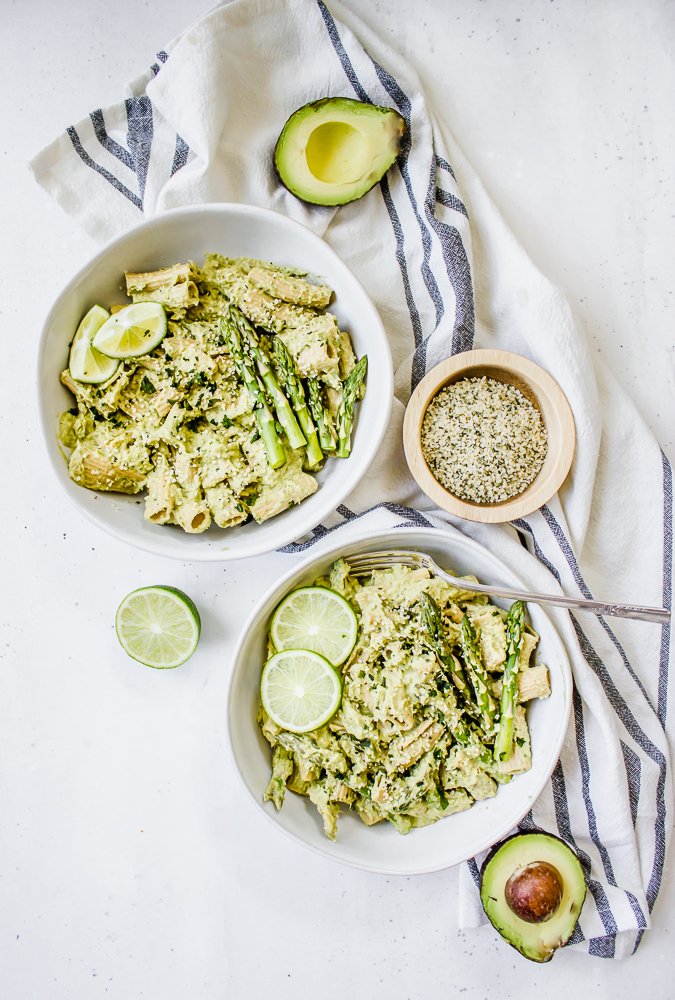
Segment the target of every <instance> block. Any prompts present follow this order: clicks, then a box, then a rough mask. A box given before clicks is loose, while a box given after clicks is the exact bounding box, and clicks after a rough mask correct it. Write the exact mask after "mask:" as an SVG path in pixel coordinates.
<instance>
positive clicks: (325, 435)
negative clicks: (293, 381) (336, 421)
mask: <svg viewBox="0 0 675 1000" xmlns="http://www.w3.org/2000/svg"><path fill="white" fill-rule="evenodd" d="M307 395H308V397H309V408H310V410H311V411H312V416H313V417H314V420H315V421H316V426H317V427H318V429H319V443H320V445H321V447H322V448H323V450H324V451H335V445H336V438H335V428H334V427H333V421H332V420H331V416H330V413H329V412H328V410H327V409H326V407H325V406H324V405H323V400H322V399H321V386H320V384H319V380H318V379H316V378H308V379H307Z"/></svg>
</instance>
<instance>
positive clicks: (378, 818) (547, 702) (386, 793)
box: [228, 528, 572, 875]
mask: <svg viewBox="0 0 675 1000" xmlns="http://www.w3.org/2000/svg"><path fill="white" fill-rule="evenodd" d="M317 547H318V546H317ZM387 548H396V549H412V550H418V551H423V552H427V553H429V554H430V555H431V556H432V558H434V559H435V560H436V561H437V562H438V563H439V564H440V565H442V566H446V567H448V568H449V569H450V568H452V570H453V571H454V572H456V573H458V574H460V575H462V576H468V577H471V576H473V577H478V579H479V580H481V582H490V583H495V584H496V585H501V586H511V587H514V586H522V583H521V581H520V580H518V578H517V577H516V576H515V575H514V574H513V572H512V571H511V570H510V569H509V568H508V567H507V566H506V565H505V564H503V563H502V562H501V561H500V560H499V559H497V558H496V557H495V556H493V555H492V554H491V553H490V552H489V551H488V550H487V549H485V548H483V547H482V546H481V545H479V544H478V543H477V542H474V541H473V540H472V539H469V538H467V537H466V536H464V535H462V534H461V533H460V532H456V531H442V530H437V529H432V528H397V529H395V530H389V529H385V530H383V531H376V532H370V533H369V534H368V535H362V536H358V537H356V538H354V537H353V536H352V537H350V540H349V542H346V543H345V542H341V543H337V544H335V543H334V544H333V545H331V546H326V545H325V544H322V545H321V549H320V552H318V553H316V554H314V555H312V556H311V557H310V558H309V559H307V560H305V562H304V563H303V564H301V565H300V566H298V567H296V568H295V569H294V570H293V571H292V572H290V573H288V574H287V575H286V576H285V577H284V578H283V579H282V580H281V581H279V582H278V583H276V584H275V585H274V586H273V587H272V588H271V589H270V590H269V591H268V593H267V594H265V595H264V597H263V598H262V599H261V600H260V602H259V604H258V606H257V607H256V608H255V610H254V611H253V613H252V615H251V617H250V619H249V621H248V622H247V623H246V625H245V626H244V629H243V631H242V636H241V639H240V642H239V645H238V648H237V651H236V653H235V660H234V668H233V672H232V677H231V682H230V690H229V727H228V733H229V739H230V747H231V751H232V756H233V759H234V763H235V766H236V768H237V770H238V772H239V774H240V776H241V778H242V780H243V784H244V786H245V788H246V790H247V792H248V794H249V798H250V799H251V800H252V801H253V802H254V803H255V805H256V807H257V808H258V809H260V810H261V811H262V813H263V814H264V816H265V817H266V818H267V820H268V821H270V822H271V823H272V824H273V825H274V827H275V828H276V829H279V830H281V831H282V832H284V833H286V834H287V835H289V836H290V837H292V838H293V839H294V840H296V841H298V842H300V843H301V844H303V845H304V846H306V847H309V848H310V849H312V850H314V851H316V852H318V853H320V854H322V855H324V856H326V857H329V858H331V859H333V860H335V861H340V862H342V863H344V864H349V865H353V866H355V867H358V868H364V869H367V870H369V871H375V872H381V873H384V874H401V875H412V874H421V873H423V872H430V871H436V870H439V869H442V868H447V867H450V866H451V865H455V864H458V863H459V862H461V861H464V860H466V859H467V858H470V857H472V856H473V855H475V854H477V853H479V852H480V851H482V850H485V849H486V848H487V847H489V846H491V845H492V844H494V843H496V842H497V841H498V840H500V839H501V838H502V837H503V836H505V835H506V834H507V833H508V832H509V831H510V830H511V829H512V827H513V826H515V825H516V824H517V823H518V822H519V820H520V819H521V818H522V817H523V816H524V815H525V813H526V812H527V811H528V810H529V809H530V808H531V807H532V805H533V803H534V801H535V799H536V798H537V796H538V795H539V793H540V792H541V791H542V789H543V787H544V785H545V783H546V781H547V780H548V778H549V776H550V774H551V772H552V771H553V768H554V767H555V764H556V761H557V759H558V755H559V753H560V749H561V747H562V743H563V739H564V737H565V732H566V729H567V724H568V721H569V715H570V708H571V692H572V686H571V673H570V667H569V661H568V658H567V654H566V651H565V648H564V646H563V644H562V642H561V640H560V639H559V637H558V635H557V633H556V631H555V628H554V627H553V625H552V623H551V620H550V619H549V617H548V615H547V614H545V612H543V611H542V609H541V608H539V607H537V606H536V605H529V606H528V609H527V610H528V616H529V621H530V624H531V631H530V630H529V629H528V633H527V634H528V636H529V639H528V642H527V644H526V645H527V648H526V646H525V644H524V645H523V662H522V673H521V675H520V676H521V677H522V679H523V681H524V680H525V679H526V680H527V688H528V690H527V691H526V690H525V689H524V688H520V690H519V692H518V695H517V699H518V707H517V709H516V714H515V719H514V734H513V736H514V746H513V753H512V755H511V756H510V757H509V758H508V761H507V762H506V763H505V764H504V765H500V764H499V763H498V762H497V761H494V753H493V751H492V745H491V744H490V742H489V740H490V734H489V732H488V730H489V728H490V727H489V726H486V725H485V724H482V726H481V728H482V729H483V737H482V738H480V737H479V739H480V742H482V743H483V746H484V747H485V748H486V749H488V750H489V751H490V756H491V757H492V758H493V761H494V763H491V764H490V765H489V767H487V768H486V767H484V766H483V765H482V762H481V761H480V757H481V756H482V753H483V750H482V748H481V747H480V746H479V742H478V739H477V738H476V737H477V735H478V733H477V727H476V725H475V711H474V710H475V709H476V708H477V706H476V705H474V706H470V705H469V704H468V703H467V705H466V709H465V710H464V711H460V712H459V713H458V709H461V708H462V702H461V699H458V700H457V701H456V702H455V701H454V700H453V699H452V698H449V693H450V691H451V685H452V684H454V682H453V681H452V678H450V680H448V677H447V676H442V677H438V676H437V675H438V674H439V668H438V666H437V662H436V661H437V660H438V657H437V656H435V655H434V654H433V649H432V648H431V647H430V644H429V640H428V639H427V638H425V637H424V636H423V635H422V634H421V633H419V634H418V636H417V638H415V637H414V636H412V634H411V633H409V630H408V627H407V625H406V627H405V630H406V633H407V635H408V638H407V639H406V641H405V642H403V643H402V646H405V645H406V643H407V642H408V641H410V639H411V638H412V645H413V648H412V649H411V650H409V651H406V650H405V649H403V650H402V651H401V655H400V662H399V661H398V660H397V662H396V663H393V662H392V663H391V669H390V668H389V667H388V666H387V667H386V669H382V666H381V662H380V653H381V650H378V652H377V655H375V653H374V647H375V646H377V635H376V634H375V635H373V634H371V633H374V632H376V633H377V634H379V633H382V634H384V632H383V631H382V628H380V629H375V628H373V623H374V622H375V618H373V608H374V607H375V606H377V608H378V612H377V616H376V617H378V620H379V618H380V617H381V616H382V615H384V619H383V620H385V619H386V620H387V625H386V627H387V628H391V622H393V621H394V619H397V618H398V617H399V616H400V615H402V617H401V623H400V624H402V623H403V621H404V619H406V617H407V609H408V604H409V601H408V598H410V602H412V603H410V609H411V610H412V612H413V614H412V616H411V618H410V623H411V624H412V626H413V630H414V629H415V628H416V627H417V626H416V625H415V621H416V620H417V621H418V622H420V621H421V619H420V618H419V617H418V614H417V611H415V609H414V607H413V605H415V604H417V603H418V602H419V598H420V596H421V594H422V592H424V591H430V593H431V595H432V596H433V598H434V600H435V601H436V603H437V604H439V606H440V607H441V609H442V610H443V612H444V614H445V615H446V626H447V628H446V631H453V624H452V614H453V613H454V609H452V608H451V606H450V605H452V604H454V605H456V606H458V607H459V610H460V611H461V612H462V616H464V615H467V617H468V618H469V619H470V620H471V621H472V622H473V626H474V628H475V630H476V631H477V632H478V631H480V629H481V624H482V625H483V630H482V641H483V643H484V647H483V655H484V656H485V657H487V658H488V660H489V656H490V652H489V647H491V645H492V642H493V640H494V636H493V635H492V633H493V631H494V632H495V634H496V633H499V635H500V638H499V639H498V642H497V645H498V646H499V647H500V649H501V646H502V638H503V637H501V625H500V622H499V620H498V619H497V616H496V614H495V612H494V611H491V610H490V608H491V607H493V606H494V607H496V608H499V607H502V602H501V601H497V600H496V601H494V602H493V603H492V605H490V604H487V603H481V602H476V601H473V600H471V598H470V596H469V594H468V593H467V594H454V595H449V594H447V593H445V592H444V591H443V589H442V588H439V587H438V585H437V584H436V583H435V582H433V581H429V580H425V579H422V578H419V579H418V578H415V579H413V580H410V581H408V582H406V581H403V580H402V579H399V578H398V577H397V578H396V579H395V588H394V589H395V591H396V594H393V592H392V593H391V594H389V596H387V593H386V584H385V580H384V579H382V580H378V581H375V587H374V588H373V587H372V586H371V585H370V584H367V585H366V586H364V587H361V586H360V585H359V589H358V590H357V591H354V593H353V595H352V596H353V597H354V598H357V601H356V604H357V605H358V607H359V609H361V610H360V617H361V621H362V622H363V621H364V620H365V619H364V615H367V616H369V617H368V628H367V630H366V631H364V632H363V634H362V636H361V638H360V639H358V640H357V644H356V646H355V647H354V651H353V656H352V658H351V660H348V661H346V664H345V667H344V669H343V685H344V686H343V697H342V707H341V710H340V711H338V713H337V714H336V715H335V716H334V717H333V725H332V729H331V726H330V724H329V726H328V727H327V728H324V729H322V730H318V731H317V733H316V734H308V735H307V736H304V737H301V738H299V739H296V738H293V736H292V734H284V732H283V730H281V729H280V727H279V726H275V725H270V723H269V720H268V719H267V717H266V715H267V713H265V712H261V689H260V680H261V673H260V667H258V669H255V666H254V665H256V664H257V665H262V664H263V663H264V662H265V661H266V659H267V657H268V656H269V652H270V649H269V646H268V631H269V627H270V625H271V623H272V621H273V615H274V611H275V609H276V608H277V607H278V606H279V603H280V601H282V600H283V599H284V598H286V597H287V595H288V594H289V593H291V592H292V591H293V590H294V589H296V588H302V587H307V586H312V585H313V584H315V583H316V581H317V580H322V579H323V581H324V583H325V581H326V580H328V581H330V574H331V571H332V573H333V586H344V584H343V583H341V579H340V574H341V564H340V562H339V560H341V559H347V558H348V557H349V556H350V555H356V554H362V553H366V552H369V551H376V550H382V549H387ZM336 574H338V578H337V579H336ZM371 583H372V581H371ZM383 586H384V587H385V589H384V590H383ZM402 587H403V588H404V589H405V591H406V594H407V596H405V598H404V600H403V603H401V600H400V597H399V596H398V595H400V593H402V589H401V588H402ZM352 588H353V583H351V584H350V583H349V581H346V590H345V593H346V594H348V595H349V594H350V593H351V589H352ZM392 597H393V598H395V599H394V601H393V605H392V604H391V598H392ZM448 598H450V604H448V603H447V599H448ZM389 605H391V606H389ZM404 605H405V607H404ZM403 611H405V612H406V614H402V612H403ZM456 617H458V618H459V614H457V615H456ZM499 617H500V618H501V615H500V616H499ZM493 619H494V621H493ZM458 624H460V623H459V622H455V623H454V625H455V627H456V626H457V625H458ZM398 628H399V625H396V629H397V630H398ZM420 628H421V625H420ZM535 633H536V635H535ZM537 636H538V638H539V641H538V644H537V645H536V654H535V656H532V652H533V650H534V649H535V640H536V637H537ZM397 642H398V640H397ZM416 644H419V646H420V648H419V649H417V650H416V648H415V647H416ZM388 645H389V647H390V651H391V648H392V647H391V643H389V644H388ZM395 645H396V643H395ZM385 659H386V658H385ZM375 660H378V666H377V667H373V663H374V662H375ZM526 661H527V662H526ZM544 664H545V668H546V669H542V666H543V665H544ZM493 665H494V664H493ZM385 666H386V664H385ZM341 669H342V668H341ZM362 671H363V673H364V677H363V678H362V677H361V672H362ZM369 674H370V675H372V679H371V678H370V677H369ZM385 675H387V676H386V684H385V683H384V681H385ZM498 679H499V677H498V673H495V674H493V680H495V681H498ZM432 681H433V683H431V682H432ZM549 681H550V684H549ZM390 682H391V685H393V686H391V687H390ZM446 684H447V687H446ZM364 685H366V687H367V690H366V687H364ZM549 687H550V694H549V693H548V692H549ZM404 689H405V697H404V698H403V700H401V698H400V697H399V696H400V694H401V692H402V691H403V690H404ZM422 689H424V690H422ZM413 695H414V697H413ZM547 695H548V696H547ZM542 696H543V697H542ZM472 700H473V699H472ZM393 709H395V711H393ZM401 709H403V710H404V711H408V710H409V713H408V714H409V718H408V719H407V720H404V724H402V723H401V718H400V710H401ZM525 709H526V711H525ZM439 710H440V712H442V713H443V721H440V715H439ZM432 715H433V718H432ZM348 716H349V717H348ZM394 716H395V717H396V718H395V719H394ZM392 719H393V720H394V722H395V731H394V729H391V730H389V729H388V727H389V722H390V721H391V720H392ZM439 722H440V724H439ZM525 722H526V728H525ZM359 726H360V727H361V729H362V731H359V735H358V738H356V737H354V733H355V732H357V727H359ZM404 728H405V732H404V731H403V729H404ZM399 729H400V732H399ZM465 731H466V732H465ZM345 734H346V735H345ZM464 735H466V736H467V737H468V739H467V740H466V744H467V745H466V746H462V740H463V737H464ZM486 739H487V745H486ZM357 743H358V745H357ZM334 744H335V745H334ZM337 744H339V746H338V745H337ZM277 747H280V748H281V751H282V752H280V751H277V752H276V759H275V758H274V753H275V750H276V748H277ZM435 751H437V753H436V754H435V753H434V752H435ZM331 754H332V755H333V757H332V758H331V759H332V761H333V763H330V762H329V766H326V763H327V761H329V758H330V755H331ZM338 757H339V759H338ZM343 757H344V760H343V759H342V758H343ZM371 757H372V758H374V759H372V760H371V759H370V758H371ZM425 762H426V763H425ZM333 765H334V766H333ZM427 765H428V766H427ZM479 765H480V766H479ZM417 768H420V769H424V768H426V770H425V773H424V774H421V773H417V770H416V769H417ZM362 778H365V779H366V781H365V782H364V781H362ZM418 781H421V782H422V784H421V785H418V784H417V783H418ZM282 786H283V787H282ZM366 786H368V787H367V788H366ZM338 810H339V830H337V831H336V828H335V824H336V821H337V819H338ZM437 820H438V821H437ZM401 833H405V834H406V836H401ZM327 834H328V836H327ZM333 837H334V839H333Z"/></svg>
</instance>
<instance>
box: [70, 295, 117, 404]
mask: <svg viewBox="0 0 675 1000" xmlns="http://www.w3.org/2000/svg"><path fill="white" fill-rule="evenodd" d="M109 319H110V313H109V312H108V311H107V310H106V309H104V308H103V306H92V307H91V309H90V310H89V312H88V313H87V314H86V316H85V317H84V318H83V320H82V322H81V323H80V325H79V326H78V328H77V330H76V332H75V336H74V337H73V342H72V344H71V345H70V357H69V359H68V368H69V370H70V374H71V375H72V376H73V378H74V379H75V381H76V382H88V383H89V384H91V385H96V384H98V383H99V382H107V381H108V379H109V378H112V377H113V375H114V374H115V372H116V371H117V369H118V367H119V361H116V360H115V359H114V358H107V357H106V356H105V355H104V354H101V353H100V351H97V350H95V349H94V348H93V347H92V346H91V342H92V340H93V339H94V336H95V334H96V333H97V332H98V331H99V330H100V329H101V327H102V326H103V324H104V323H106V322H107V321H108V320H109Z"/></svg>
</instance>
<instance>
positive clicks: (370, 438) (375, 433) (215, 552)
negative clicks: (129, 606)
mask: <svg viewBox="0 0 675 1000" xmlns="http://www.w3.org/2000/svg"><path fill="white" fill-rule="evenodd" d="M232 213H239V214H241V215H244V216H246V215H248V216H257V217H258V218H260V219H261V220H263V221H264V220H265V219H267V220H272V221H273V222H274V223H275V224H279V225H281V227H282V228H288V229H292V230H293V229H294V230H296V231H298V232H301V233H302V236H303V238H305V239H306V240H307V241H308V242H309V244H310V245H311V244H314V245H315V246H317V247H319V246H320V247H321V249H322V251H324V252H327V253H328V255H329V257H330V258H332V264H334V265H335V267H336V270H338V271H339V270H341V271H342V272H343V274H344V275H346V276H347V277H348V279H349V280H350V281H351V282H352V283H353V284H354V286H355V287H356V288H357V290H358V291H359V293H360V294H361V295H362V296H363V297H364V299H365V300H366V301H367V302H368V303H369V304H370V306H371V308H372V311H373V319H374V321H375V322H374V324H371V327H372V326H373V325H374V326H375V328H376V333H377V334H379V335H380V340H381V343H382V346H383V348H384V352H385V354H386V357H387V359H388V364H386V365H382V366H381V367H379V368H378V372H377V382H378V392H379V394H380V396H381V399H382V403H381V406H380V407H379V409H378V416H377V419H376V420H373V421H372V422H371V423H370V424H369V426H368V434H367V435H366V434H365V428H364V433H363V434H362V437H363V438H364V442H363V454H362V458H361V462H360V471H359V470H357V469H356V466H354V471H350V470H347V472H346V477H345V482H344V484H343V486H342V488H341V490H340V493H339V497H338V499H335V495H334V493H331V491H330V490H329V489H326V488H325V486H324V488H323V492H324V493H325V496H324V498H323V501H321V500H320V499H319V500H317V502H316V509H315V511H314V514H313V516H312V519H311V523H309V522H307V523H306V524H305V525H301V526H298V527H293V528H290V529H289V528H287V529H286V530H285V531H281V530H280V531H279V534H278V536H277V537H276V538H275V539H274V542H273V543H272V544H270V542H269V541H266V542H263V541H260V540H258V541H256V534H255V533H253V534H252V535H251V538H250V540H247V544H241V545H240V547H239V548H238V549H236V550H234V551H232V550H231V549H230V548H228V546H227V544H224V545H222V546H218V547H214V548H212V549H206V548H203V549H196V548H195V551H194V552H192V553H190V552H187V551H179V550H171V551H167V549H166V548H165V547H164V545H163V544H162V536H161V534H159V535H158V537H157V540H156V541H155V539H154V538H153V537H148V538H147V539H146V538H145V537H142V538H139V539H136V538H132V537H130V536H129V534H128V533H127V532H126V531H124V530H120V529H117V528H116V527H115V526H114V525H113V524H111V523H109V522H107V521H106V520H102V519H100V518H99V517H98V516H97V515H96V512H95V511H94V510H92V509H90V508H89V507H88V506H87V505H85V504H81V503H79V502H78V500H77V498H76V496H75V495H74V494H72V492H71V491H70V490H69V489H68V486H67V482H66V479H65V478H64V477H63V469H62V467H61V463H60V461H59V460H58V457H57V456H61V457H62V458H63V452H62V451H61V448H60V447H59V448H58V451H56V452H53V451H52V449H51V448H50V444H51V436H53V428H52V427H51V414H48V413H47V408H46V403H45V400H44V397H43V394H42V392H41V388H42V387H41V378H42V369H43V364H44V356H45V347H46V343H47V338H48V336H49V332H50V329H51V327H52V325H53V323H54V319H55V317H56V316H57V315H58V312H59V310H60V309H61V307H62V306H63V304H64V303H65V302H66V301H67V299H68V297H69V295H71V294H72V289H73V287H74V286H75V285H77V284H78V283H79V282H80V281H81V280H82V279H83V278H84V277H85V276H86V275H87V273H88V272H89V271H90V270H92V269H93V268H95V267H98V265H99V264H100V263H101V262H102V261H103V260H104V259H105V257H106V256H107V255H108V254H109V253H110V252H111V251H112V250H114V249H115V248H117V247H118V246H120V245H121V244H123V243H124V242H125V241H127V240H128V239H130V238H131V237H136V236H137V235H138V234H139V233H142V232H143V231H144V230H147V229H151V228H153V227H155V226H157V225H158V224H160V223H163V222H164V221H165V220H166V219H180V218H181V217H182V216H195V215H201V214H208V215H224V216H227V215H228V214H232ZM34 370H35V374H36V392H37V397H38V414H39V421H38V422H39V425H40V436H41V440H42V446H43V450H44V452H45V453H46V455H47V459H48V461H49V465H50V467H51V469H52V472H53V474H54V477H55V479H56V481H57V482H58V484H59V487H60V489H61V490H62V491H63V493H65V495H66V497H67V498H68V501H69V502H70V503H71V505H72V506H73V507H75V508H76V509H77V510H78V511H79V512H80V513H81V514H82V515H83V516H84V517H86V518H87V520H88V521H90V522H91V523H92V524H95V525H96V526H97V527H98V528H100V529H102V530H103V531H105V532H106V533H107V534H108V535H110V536H112V537H113V538H116V539H117V540H118V541H121V542H124V543H125V544H127V545H130V546H131V547H132V548H136V549H140V550H141V551H145V552H150V553H152V554H154V555H160V556H164V557H165V558H169V559H178V560H179V561H181V562H186V561H188V562H190V561H193V562H233V561H236V560H237V559H248V558H251V557H253V556H258V555H264V554H265V553H267V552H273V551H275V550H277V549H279V548H283V546H285V545H288V544H289V543H291V542H293V541H295V540H296V539H297V538H298V537H301V536H302V535H303V534H305V533H306V532H307V531H309V530H311V529H312V528H313V527H315V526H316V525H317V524H319V523H320V522H321V521H322V520H323V519H324V518H325V517H327V516H328V515H329V514H331V513H332V512H333V511H334V510H335V508H336V506H337V504H339V503H340V501H341V500H342V499H344V498H345V497H347V496H349V494H350V493H351V492H352V490H353V489H355V487H356V486H357V485H358V483H359V482H360V481H361V480H362V479H363V477H364V476H365V475H366V474H367V472H368V469H369V467H370V465H371V464H372V462H373V460H374V458H375V456H376V455H377V452H378V450H379V448H380V445H381V443H382V440H383V439H384V436H385V433H386V430H387V427H388V425H389V422H390V418H391V411H392V407H393V401H394V399H393V397H394V366H393V357H392V353H391V345H390V343H389V338H388V336H387V332H386V329H385V327H384V323H383V322H382V318H381V316H380V314H379V311H378V309H377V306H376V305H375V303H374V302H373V300H372V299H371V297H370V295H369V294H368V292H367V291H366V289H365V288H364V286H363V284H362V282H361V281H360V280H359V278H358V277H357V276H356V275H355V274H354V272H353V271H352V269H351V268H350V267H349V265H348V264H346V263H345V262H344V261H343V260H342V258H341V257H340V256H339V254H338V253H337V252H336V251H335V250H334V249H333V247H332V246H331V245H330V244H329V243H327V242H326V240H324V239H323V238H322V237H321V236H319V235H317V234H316V233H315V232H313V231H312V230H311V229H310V228H309V227H308V226H306V225H305V224H304V223H302V222H299V221H298V220H296V219H291V218H290V217H289V216H287V215H284V214H283V213H281V212H277V211H275V210H273V209H270V208H263V207H260V206H258V205H248V204H243V203H239V202H205V203H204V204H200V205H186V206H181V207H179V208H172V209H168V210H167V211H165V212H160V213H159V214H157V215H154V216H152V217H151V218H149V219H144V220H143V221H141V222H140V223H139V224H138V225H137V226H134V227H132V228H131V229H127V230H125V232H123V233H121V234H120V235H119V236H116V237H114V238H113V239H112V240H109V241H108V242H107V243H106V244H105V245H104V246H102V247H101V248H100V249H99V250H97V251H96V253H95V254H93V256H90V257H89V258H88V259H87V260H86V261H85V262H84V264H82V266H81V267H80V268H79V269H78V270H77V271H76V273H75V274H73V275H71V277H70V278H69V279H68V281H67V282H66V284H65V285H64V287H63V288H62V290H61V292H60V293H59V294H58V296H57V297H56V299H55V300H54V301H53V303H52V305H51V307H50V309H49V311H48V313H47V315H46V317H45V320H44V322H43V324H42V330H41V332H40V337H39V340H38V345H37V356H36V360H35V369H34ZM326 485H327V484H326ZM317 493H319V491H317ZM104 495H106V494H104ZM315 495H316V494H315ZM112 496H114V494H113V495H112Z"/></svg>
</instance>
